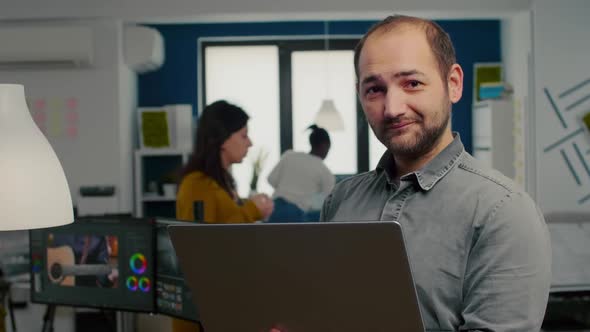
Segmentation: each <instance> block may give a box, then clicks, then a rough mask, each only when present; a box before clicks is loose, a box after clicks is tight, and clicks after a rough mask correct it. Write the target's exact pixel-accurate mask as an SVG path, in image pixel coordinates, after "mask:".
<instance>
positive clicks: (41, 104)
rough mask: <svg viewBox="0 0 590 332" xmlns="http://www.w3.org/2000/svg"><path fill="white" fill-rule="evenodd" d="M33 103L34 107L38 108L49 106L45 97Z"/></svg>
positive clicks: (42, 108)
mask: <svg viewBox="0 0 590 332" xmlns="http://www.w3.org/2000/svg"><path fill="white" fill-rule="evenodd" d="M33 105H34V106H33V108H34V109H36V110H44V109H45V107H46V106H47V102H46V101H45V99H37V100H35V103H34V104H33Z"/></svg>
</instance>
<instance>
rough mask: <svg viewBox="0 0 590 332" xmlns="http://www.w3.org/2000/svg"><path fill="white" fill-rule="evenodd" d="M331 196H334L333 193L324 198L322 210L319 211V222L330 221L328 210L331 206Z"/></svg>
mask: <svg viewBox="0 0 590 332" xmlns="http://www.w3.org/2000/svg"><path fill="white" fill-rule="evenodd" d="M333 195H334V193H330V194H329V195H328V196H326V199H325V200H324V204H323V205H322V210H321V211H320V222H326V221H330V218H331V214H330V208H331V204H332V198H333Z"/></svg>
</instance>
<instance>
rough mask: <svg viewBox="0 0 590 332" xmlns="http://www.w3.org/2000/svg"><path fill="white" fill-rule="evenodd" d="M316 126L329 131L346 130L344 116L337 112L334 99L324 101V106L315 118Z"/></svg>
mask: <svg viewBox="0 0 590 332" xmlns="http://www.w3.org/2000/svg"><path fill="white" fill-rule="evenodd" d="M315 124H316V125H317V126H318V127H322V128H324V129H326V130H327V131H339V130H344V121H342V116H341V115H340V113H338V111H337V110H336V106H335V105H334V101H333V100H332V99H324V100H323V101H322V106H321V107H320V110H319V111H318V114H317V115H316V118H315Z"/></svg>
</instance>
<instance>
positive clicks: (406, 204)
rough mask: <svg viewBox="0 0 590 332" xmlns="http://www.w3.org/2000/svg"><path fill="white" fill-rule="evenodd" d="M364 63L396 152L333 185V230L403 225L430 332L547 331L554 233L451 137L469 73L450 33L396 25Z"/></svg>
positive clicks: (363, 96) (381, 33)
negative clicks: (345, 225) (349, 224)
mask: <svg viewBox="0 0 590 332" xmlns="http://www.w3.org/2000/svg"><path fill="white" fill-rule="evenodd" d="M354 60H355V70H356V75H357V92H358V96H359V99H360V102H361V104H362V106H363V110H364V113H365V116H366V118H367V120H368V122H369V124H370V125H371V128H372V129H373V132H374V133H375V136H377V138H378V139H379V140H380V141H381V143H383V145H385V146H386V147H387V149H388V151H387V152H385V154H384V155H383V156H382V158H381V160H380V161H379V164H378V166H377V168H376V169H375V170H373V171H370V172H367V173H363V174H360V175H357V176H355V177H352V178H349V179H346V180H344V181H342V182H341V183H339V184H338V185H337V186H336V187H335V188H334V190H333V191H332V193H331V194H330V195H329V196H328V197H327V199H326V201H325V202H324V206H323V210H322V221H338V222H341V221H374V220H384V221H396V222H399V223H400V224H401V226H402V230H403V233H404V238H405V242H406V246H407V249H408V255H409V258H410V262H411V265H412V273H413V276H414V282H415V284H416V290H417V294H418V300H419V303H420V309H421V313H422V318H423V321H424V324H425V327H426V329H427V331H495V332H499V331H519V332H522V331H539V328H540V326H541V322H542V320H543V316H544V312H545V307H546V304H547V298H548V293H549V286H550V281H551V249H550V242H549V236H548V231H547V227H546V224H545V221H544V219H543V217H542V215H541V213H540V211H539V210H538V208H537V207H536V205H535V203H534V202H533V201H532V199H531V198H530V197H529V196H528V195H527V194H526V193H524V192H523V191H522V190H520V189H519V188H518V187H517V186H516V185H515V184H514V183H513V182H512V181H511V180H509V179H508V178H506V177H504V176H503V175H502V174H500V173H499V172H497V171H494V170H491V169H488V168H486V167H484V166H482V165H481V164H479V163H478V162H477V161H476V160H475V159H474V158H473V157H472V156H471V155H469V154H468V153H467V152H466V151H465V149H464V147H463V144H462V143H461V139H460V137H459V135H458V134H457V133H453V132H452V131H451V128H450V125H449V117H450V112H451V106H452V104H454V103H456V102H457V101H459V99H460V98H461V95H462V90H463V70H462V69H461V67H460V66H459V65H458V64H457V63H456V58H455V51H454V47H453V45H452V43H451V40H450V38H449V36H448V34H447V33H446V32H444V31H443V30H442V29H441V28H440V26H438V25H437V24H436V23H434V22H432V21H428V20H424V19H420V18H415V17H407V16H390V17H388V18H386V19H385V20H383V21H381V22H379V23H377V24H376V25H375V26H373V27H372V28H371V29H370V30H369V31H368V32H367V34H366V35H365V36H364V37H363V38H362V39H361V41H360V42H359V44H358V45H357V48H356V50H355V57H354ZM367 241H370V239H367Z"/></svg>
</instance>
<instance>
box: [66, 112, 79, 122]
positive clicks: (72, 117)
mask: <svg viewBox="0 0 590 332" xmlns="http://www.w3.org/2000/svg"><path fill="white" fill-rule="evenodd" d="M66 120H67V121H68V123H69V124H75V123H78V120H79V115H78V111H71V110H70V111H68V112H67V113H66Z"/></svg>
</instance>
